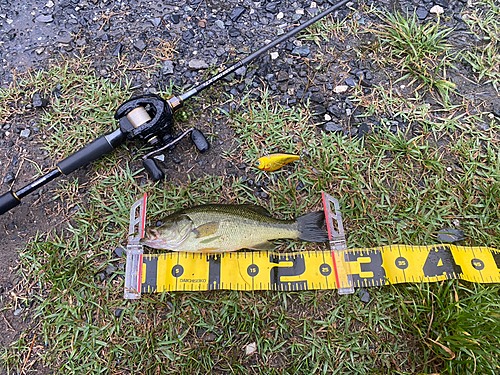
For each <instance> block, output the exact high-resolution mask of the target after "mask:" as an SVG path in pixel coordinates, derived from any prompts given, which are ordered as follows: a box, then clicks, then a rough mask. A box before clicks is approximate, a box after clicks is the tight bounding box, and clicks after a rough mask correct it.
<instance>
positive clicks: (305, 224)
mask: <svg viewBox="0 0 500 375" xmlns="http://www.w3.org/2000/svg"><path fill="white" fill-rule="evenodd" d="M297 224H298V230H299V239H300V240H302V241H307V242H326V241H328V240H329V238H328V232H327V231H326V230H325V229H323V227H324V226H325V213H324V212H323V211H315V212H310V213H308V214H306V215H304V216H300V217H298V218H297Z"/></svg>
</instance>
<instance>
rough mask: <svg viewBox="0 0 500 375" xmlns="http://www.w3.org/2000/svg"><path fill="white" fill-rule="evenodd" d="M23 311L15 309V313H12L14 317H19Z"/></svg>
mask: <svg viewBox="0 0 500 375" xmlns="http://www.w3.org/2000/svg"><path fill="white" fill-rule="evenodd" d="M22 311H23V309H17V310H16V311H14V315H16V316H17V315H19V314H21V312H22Z"/></svg>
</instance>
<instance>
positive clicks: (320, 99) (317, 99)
mask: <svg viewBox="0 0 500 375" xmlns="http://www.w3.org/2000/svg"><path fill="white" fill-rule="evenodd" d="M311 101H313V102H316V103H320V104H321V103H324V102H325V98H324V97H323V95H321V94H320V93H317V92H315V93H313V94H312V95H311Z"/></svg>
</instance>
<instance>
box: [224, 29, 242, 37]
mask: <svg viewBox="0 0 500 375" xmlns="http://www.w3.org/2000/svg"><path fill="white" fill-rule="evenodd" d="M227 33H228V34H229V36H230V37H232V38H236V37H237V36H240V34H241V33H240V30H238V29H236V28H234V27H233V28H231V29H229V30H228V31H227Z"/></svg>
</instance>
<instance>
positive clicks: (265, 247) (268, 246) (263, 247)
mask: <svg viewBox="0 0 500 375" xmlns="http://www.w3.org/2000/svg"><path fill="white" fill-rule="evenodd" d="M248 249H250V250H260V251H269V250H274V244H273V243H272V242H269V241H266V242H262V243H258V244H257V245H253V246H252V247H249V248H248Z"/></svg>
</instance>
